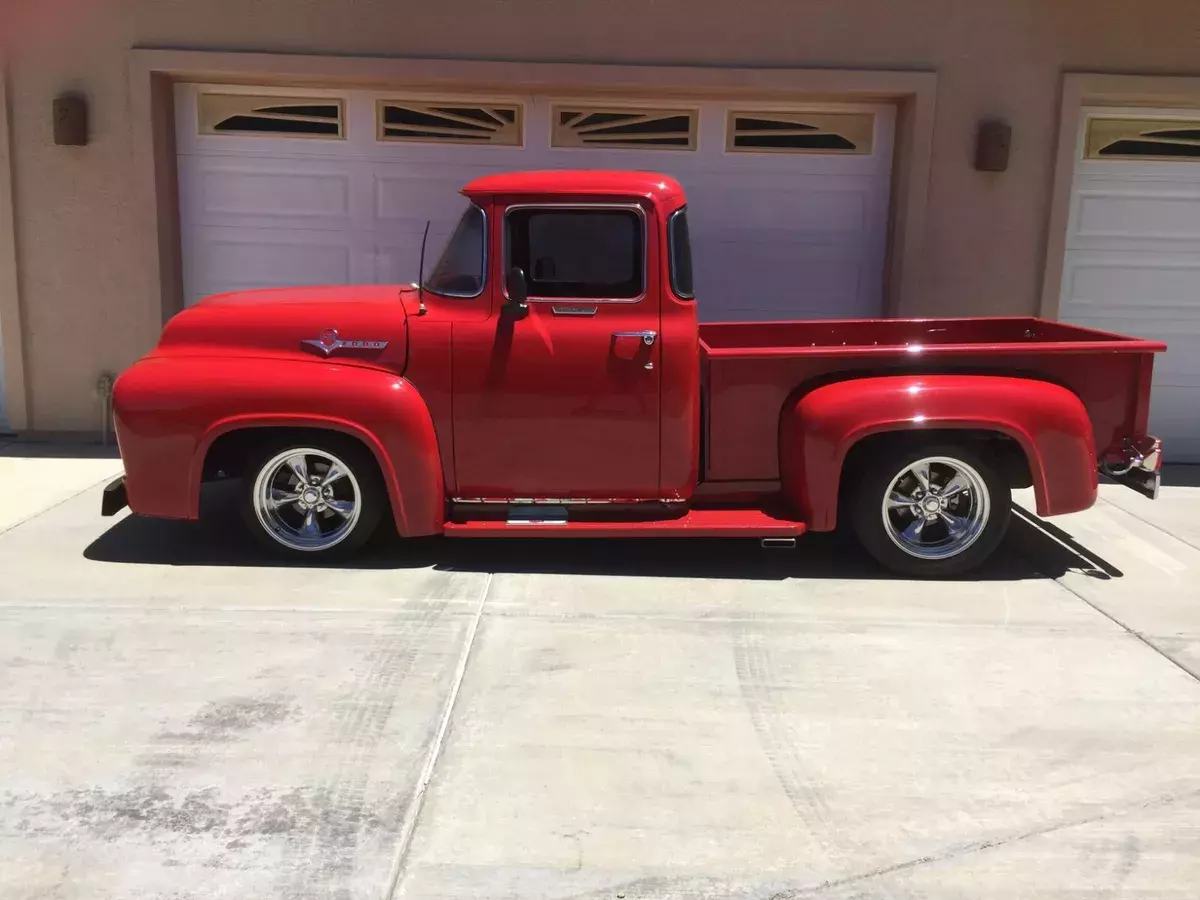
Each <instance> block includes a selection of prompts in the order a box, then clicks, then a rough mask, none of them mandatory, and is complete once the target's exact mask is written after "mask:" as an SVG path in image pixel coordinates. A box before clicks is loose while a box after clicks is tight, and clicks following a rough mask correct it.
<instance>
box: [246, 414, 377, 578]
mask: <svg viewBox="0 0 1200 900" xmlns="http://www.w3.org/2000/svg"><path fill="white" fill-rule="evenodd" d="M240 506H241V513H242V518H243V520H244V521H245V523H246V527H247V528H248V529H249V531H250V533H251V535H252V536H253V537H254V539H255V540H256V541H257V543H258V544H259V545H260V546H261V547H262V548H263V549H265V550H267V551H268V552H271V553H273V554H275V555H278V556H282V557H285V558H288V559H293V560H297V561H299V560H304V561H311V562H325V561H329V560H342V559H347V558H349V557H350V556H352V555H354V554H355V553H356V552H358V551H359V550H361V549H362V547H363V546H364V545H365V544H366V543H367V541H369V540H370V539H371V536H372V534H374V533H375V531H376V529H377V528H378V526H379V522H380V520H381V519H382V517H383V512H384V510H385V509H386V507H387V495H386V489H385V487H384V484H383V479H382V478H381V477H380V475H379V468H378V466H377V465H376V463H375V458H374V457H373V456H372V455H371V453H370V452H369V451H368V450H367V449H366V448H365V447H363V446H362V444H360V443H358V442H357V441H355V440H353V439H351V438H347V437H343V436H341V435H337V434H327V435H326V434H312V435H308V434H304V435H297V436H295V437H292V438H286V439H277V440H273V441H270V442H268V443H266V444H264V445H262V446H261V447H260V448H259V450H258V452H257V453H256V454H255V456H254V458H253V460H252V461H251V462H250V464H249V465H248V466H247V467H246V478H245V480H244V482H243V485H242V496H241V503H240Z"/></svg>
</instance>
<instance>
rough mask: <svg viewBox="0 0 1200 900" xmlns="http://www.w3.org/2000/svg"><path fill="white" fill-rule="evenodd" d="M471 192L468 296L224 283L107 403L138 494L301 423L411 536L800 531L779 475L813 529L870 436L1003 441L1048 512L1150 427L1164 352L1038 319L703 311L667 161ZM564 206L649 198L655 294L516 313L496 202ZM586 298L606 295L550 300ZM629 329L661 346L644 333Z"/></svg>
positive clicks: (519, 177)
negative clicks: (379, 482) (611, 504)
mask: <svg viewBox="0 0 1200 900" xmlns="http://www.w3.org/2000/svg"><path fill="white" fill-rule="evenodd" d="M463 193H464V194H465V195H466V196H467V197H468V198H470V199H471V201H472V202H474V203H476V204H478V205H479V206H480V207H482V208H483V209H484V211H485V213H486V214H487V221H488V229H489V231H488V238H487V240H488V244H487V250H488V253H487V260H488V266H487V272H486V275H487V279H486V284H485V287H484V290H483V291H482V292H481V293H480V295H479V296H477V297H474V298H452V297H441V296H438V295H435V294H432V293H430V292H428V291H426V292H424V294H423V297H419V296H418V294H417V291H416V290H415V289H413V288H411V287H399V286H361V287H327V288H289V289H280V290H272V291H252V292H245V293H238V294H228V295H222V296H219V297H213V298H209V299H208V300H205V301H202V302H201V303H200V304H198V305H197V306H195V307H193V308H191V309H188V310H186V311H184V312H183V313H181V314H179V315H178V316H176V317H175V318H174V319H172V320H171V322H170V323H168V325H167V327H166V329H165V330H164V333H163V336H162V339H161V341H160V342H159V345H158V346H157V347H156V348H155V349H154V350H153V351H152V352H151V353H150V354H149V355H148V357H147V358H146V359H144V360H142V361H140V362H138V363H137V364H135V365H134V366H133V367H132V368H131V369H129V370H128V371H127V372H126V373H125V374H123V375H122V376H121V378H120V379H118V382H117V387H116V391H115V395H114V407H115V412H116V419H117V433H118V439H119V441H120V445H121V452H122V456H123V458H124V460H125V467H126V487H127V492H128V496H129V502H130V506H131V507H132V508H133V510H134V511H135V512H139V513H144V514H147V515H157V516H170V517H180V518H186V517H194V516H196V515H197V514H198V504H199V501H198V497H199V481H200V478H201V475H202V472H203V468H204V458H205V453H206V451H207V449H208V448H209V447H210V446H211V444H212V442H213V441H214V440H215V439H217V438H218V437H220V436H221V435H222V434H226V433H228V432H229V431H231V430H233V429H241V428H259V427H265V426H274V425H296V426H303V427H314V428H329V429H333V430H336V431H341V432H344V433H347V434H352V435H355V436H356V437H358V438H359V439H361V440H362V441H363V442H364V443H365V444H366V445H367V446H368V447H370V448H371V450H372V452H373V453H374V454H375V457H376V459H377V460H378V461H379V464H380V468H381V470H382V471H383V473H384V475H385V479H386V481H387V484H388V491H389V495H390V498H391V501H392V507H393V510H394V513H395V518H396V522H397V527H398V528H399V530H400V531H401V533H402V534H410V535H415V534H430V533H435V532H438V531H442V530H445V532H446V533H447V534H455V535H462V536H482V535H484V534H496V533H504V534H512V533H515V532H519V533H521V534H530V533H536V534H544V535H549V534H551V533H560V532H561V534H564V535H574V536H578V535H583V534H596V535H600V534H603V535H610V536H620V535H635V534H643V533H644V534H655V535H667V534H696V535H699V534H705V535H714V536H715V535H721V534H728V535H735V534H736V535H749V534H759V535H784V536H790V535H794V534H799V533H800V532H802V531H803V530H804V527H805V526H804V525H802V524H801V523H800V522H799V521H791V520H790V518H788V514H787V513H786V512H782V513H780V515H782V516H784V518H778V517H777V516H775V515H768V514H767V513H765V512H763V511H762V510H763V509H765V508H772V509H774V508H775V504H777V503H778V501H779V499H780V493H781V491H782V494H783V497H784V498H785V499H788V500H790V501H791V502H792V504H793V505H794V508H795V510H796V516H797V518H803V520H804V521H806V522H807V523H808V526H809V527H810V528H817V529H825V528H830V527H832V526H833V524H834V521H835V514H834V511H835V509H836V499H837V479H838V476H839V472H840V469H841V463H842V460H843V459H844V457H845V453H846V452H847V451H848V449H849V448H850V446H852V445H853V442H854V440H856V439H858V438H861V437H862V436H864V435H866V434H870V433H873V432H875V431H878V430H881V429H889V428H897V427H902V428H920V427H926V428H928V427H933V426H936V427H939V428H945V427H949V428H963V427H970V428H990V429H993V430H997V431H1000V432H1002V433H1005V434H1009V435H1011V436H1012V437H1013V438H1014V439H1016V440H1017V441H1019V442H1020V443H1021V446H1022V447H1023V448H1025V449H1026V452H1027V454H1028V456H1029V458H1030V463H1031V468H1033V470H1034V480H1035V487H1036V488H1037V491H1038V503H1039V512H1042V513H1044V514H1049V513H1054V512H1065V511H1069V510H1071V509H1078V508H1082V507H1083V506H1086V505H1087V504H1088V503H1090V502H1092V500H1093V499H1094V496H1095V480H1096V469H1095V461H1096V457H1097V455H1103V454H1105V453H1107V452H1109V451H1111V450H1112V449H1113V448H1118V447H1120V446H1121V445H1122V444H1123V443H1124V442H1125V441H1126V440H1127V439H1130V438H1138V437H1140V436H1142V435H1144V431H1145V426H1146V416H1147V409H1148V403H1149V387H1150V380H1151V373H1152V365H1153V353H1155V352H1158V351H1160V350H1162V349H1164V348H1163V346H1162V345H1161V344H1155V343H1151V342H1145V341H1137V340H1133V339H1130V338H1124V337H1121V336H1117V335H1108V334H1104V333H1101V332H1095V331H1090V330H1088V329H1082V328H1076V327H1073V326H1068V325H1062V324H1060V323H1053V322H1043V321H1040V320H1037V319H1029V318H1013V319H971V320H965V319H957V320H956V319H947V320H867V321H855V322H829V321H822V322H781V323H736V324H706V325H698V324H697V310H696V301H692V300H685V299H682V298H680V297H677V296H676V295H675V294H674V293H673V291H672V288H671V285H670V282H669V277H668V274H667V265H666V259H665V257H666V250H665V248H666V247H667V225H666V223H667V220H668V218H669V216H670V215H671V214H672V213H673V212H674V211H676V210H677V209H678V208H679V207H681V206H682V205H684V203H685V202H686V199H685V197H684V193H683V190H682V188H680V186H679V184H678V183H677V182H675V181H674V180H673V179H671V178H668V177H665V176H661V175H656V174H653V173H635V172H566V171H555V172H530V173H515V174H509V175H491V176H487V177H485V178H481V179H478V180H476V181H474V182H472V183H471V184H469V185H467V186H466V187H465V188H464V189H463ZM573 202H604V203H622V204H636V205H637V206H638V207H639V208H640V209H641V210H642V212H643V213H644V216H645V221H646V225H647V233H648V235H649V240H648V242H647V248H646V262H645V264H646V272H647V277H646V293H645V295H644V297H643V298H642V299H641V300H640V301H638V302H628V303H594V302H592V301H586V300H562V301H543V302H536V301H531V302H530V304H529V312H528V314H527V315H526V316H523V317H518V316H513V315H512V314H511V313H509V312H506V311H505V310H504V303H505V298H504V293H503V289H502V285H503V283H504V266H505V261H504V249H505V248H504V244H503V239H502V227H501V223H502V222H503V220H504V213H505V210H506V209H507V208H508V207H509V206H510V205H514V204H522V203H555V204H564V203H573ZM422 300H423V305H422ZM699 302H703V297H701V298H700V300H699ZM578 306H583V307H590V306H595V307H596V310H595V313H594V315H589V316H574V317H572V316H570V315H566V314H563V313H562V312H561V311H560V312H558V313H556V312H555V307H559V308H560V310H561V308H564V307H578ZM330 329H336V330H337V337H338V338H339V339H340V340H344V341H350V342H357V341H365V342H371V343H370V344H369V345H367V346H357V345H354V344H351V345H348V346H346V347H339V348H338V350H337V351H336V354H341V355H336V354H335V355H334V356H331V357H329V358H325V357H324V356H323V355H322V353H321V348H313V347H312V346H311V345H306V344H305V342H306V341H312V340H314V339H318V338H321V336H322V334H323V333H326V334H328V333H329V330H330ZM619 331H621V332H623V331H654V332H657V338H656V340H655V341H654V342H653V343H652V344H650V345H645V344H644V343H643V342H642V341H641V340H640V339H636V338H635V339H630V338H615V337H614V332H619ZM382 342H386V347H383V346H380V344H381V343H382ZM914 389H915V390H914ZM702 398H703V400H702ZM702 408H703V410H704V421H703V423H702V422H701V411H702ZM918 416H923V417H924V418H923V419H920V420H918ZM781 458H782V464H781ZM701 461H703V471H701ZM699 482H707V483H704V484H700V485H699V487H698V483H699ZM781 485H782V487H781ZM453 497H463V498H474V499H478V498H488V499H497V500H499V499H510V498H529V499H545V498H565V499H572V498H576V499H579V498H590V499H597V498H599V499H620V500H634V499H667V500H676V501H678V500H689V499H691V498H695V499H696V500H697V501H698V502H699V503H701V504H706V505H707V506H708V507H709V508H706V509H693V510H692V511H690V512H689V513H688V514H687V515H686V516H684V517H682V518H677V519H670V520H658V521H646V520H645V518H644V517H643V518H641V519H639V520H638V521H631V522H612V521H609V522H601V523H596V522H577V521H572V522H570V523H569V524H568V525H567V526H565V527H563V528H561V529H558V530H557V531H554V532H552V531H551V527H548V526H522V525H517V526H508V525H507V524H505V523H497V522H469V523H462V524H445V522H444V515H445V510H446V503H447V501H448V500H449V499H450V498H453ZM715 504H723V508H721V509H713V508H711V507H712V506H714V505H715ZM801 511H802V512H803V516H801V514H800V513H801Z"/></svg>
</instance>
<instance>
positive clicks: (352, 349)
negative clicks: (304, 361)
mask: <svg viewBox="0 0 1200 900" xmlns="http://www.w3.org/2000/svg"><path fill="white" fill-rule="evenodd" d="M387 345H388V342H387V341H343V340H342V339H341V337H339V336H338V330H337V329H336V328H326V329H325V330H324V331H322V332H321V336H320V337H319V338H315V339H314V338H309V339H307V340H303V341H301V342H300V347H301V349H304V350H311V351H312V352H314V353H320V354H321V355H322V356H333V355H334V354H345V355H351V356H352V355H355V353H356V352H362V351H371V350H383V349H384V348H385V347H387Z"/></svg>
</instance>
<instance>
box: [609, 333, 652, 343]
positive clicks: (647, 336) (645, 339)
mask: <svg viewBox="0 0 1200 900" xmlns="http://www.w3.org/2000/svg"><path fill="white" fill-rule="evenodd" d="M613 337H615V338H641V341H642V343H643V344H645V345H646V346H647V347H649V346H650V345H651V344H653V343H654V339H655V338H657V337H658V332H657V331H614V332H613Z"/></svg>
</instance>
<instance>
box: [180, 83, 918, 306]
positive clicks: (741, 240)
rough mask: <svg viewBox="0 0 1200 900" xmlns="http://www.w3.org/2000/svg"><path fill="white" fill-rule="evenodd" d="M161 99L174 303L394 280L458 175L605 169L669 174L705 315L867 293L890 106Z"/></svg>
mask: <svg viewBox="0 0 1200 900" xmlns="http://www.w3.org/2000/svg"><path fill="white" fill-rule="evenodd" d="M176 108H177V146H178V152H179V160H178V162H179V180H180V211H181V216H182V248H183V269H184V290H185V300H186V302H187V303H189V304H190V303H194V302H196V301H197V300H199V299H200V298H201V297H204V296H206V295H208V294H213V293H217V292H220V291H226V290H235V289H244V288H254V287H267V286H284V285H304V284H348V283H407V282H411V281H414V280H415V279H416V277H417V259H418V253H419V246H420V238H421V233H422V230H423V228H424V226H425V222H426V220H427V219H428V220H431V221H432V223H433V224H432V228H431V230H430V252H429V257H430V258H435V257H436V253H437V249H438V248H439V246H440V244H441V242H442V241H443V240H444V239H445V237H446V235H447V234H448V232H449V229H450V228H451V227H452V226H453V223H454V221H455V220H456V219H457V216H458V213H459V211H460V209H461V205H462V203H463V202H464V201H463V200H462V198H461V197H459V196H458V194H457V191H458V189H459V188H460V187H461V186H462V185H463V184H464V183H466V182H467V181H469V180H470V179H472V178H475V177H477V176H479V175H482V174H486V173H490V172H500V171H506V170H515V169H565V168H591V169H605V168H619V169H640V170H654V171H661V172H665V173H667V174H670V175H673V176H675V177H676V178H678V179H679V180H680V181H681V182H682V183H683V185H684V188H685V189H686V190H687V192H688V195H689V198H690V210H691V215H690V218H691V224H692V235H693V241H694V244H695V260H696V263H695V268H696V285H697V294H698V297H699V301H700V309H701V311H702V312H701V315H702V317H703V318H705V319H706V320H710V321H711V320H714V319H744V320H760V321H761V320H766V319H774V318H797V317H855V316H874V315H878V314H879V313H880V312H881V309H882V278H883V263H884V254H885V251H886V234H887V222H888V198H889V182H890V173H891V163H892V138H893V130H894V110H893V108H892V107H890V106H882V105H880V106H874V105H871V106H864V105H821V106H785V105H780V104H762V103H728V102H699V101H687V100H677V99H676V100H671V101H666V100H663V101H661V102H646V101H641V102H613V101H607V100H606V101H597V100H595V99H594V98H593V99H591V100H586V101H585V100H573V99H570V98H551V97H520V96H514V97H502V96H496V97H488V98H479V97H475V98H471V97H461V96H429V95H422V96H410V95H406V94H404V93H397V92H380V91H349V92H347V91H341V92H338V91H322V90H303V91H301V90H296V89H291V90H284V89H277V88H264V87H252V86H244V87H231V86H229V85H219V86H218V85H180V86H178V88H177V91H176Z"/></svg>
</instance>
